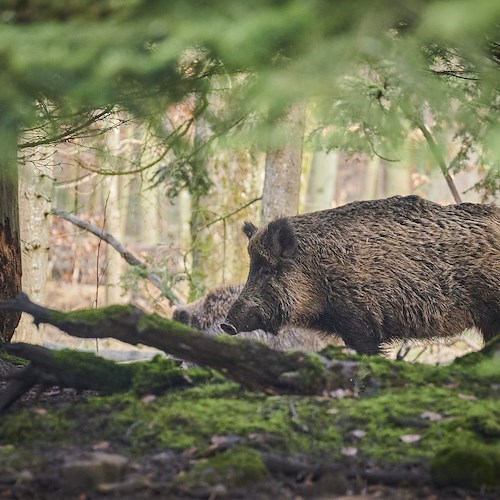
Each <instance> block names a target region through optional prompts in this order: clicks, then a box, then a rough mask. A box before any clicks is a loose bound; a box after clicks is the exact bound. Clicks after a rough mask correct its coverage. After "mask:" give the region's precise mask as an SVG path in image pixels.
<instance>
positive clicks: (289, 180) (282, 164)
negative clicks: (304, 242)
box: [262, 105, 304, 224]
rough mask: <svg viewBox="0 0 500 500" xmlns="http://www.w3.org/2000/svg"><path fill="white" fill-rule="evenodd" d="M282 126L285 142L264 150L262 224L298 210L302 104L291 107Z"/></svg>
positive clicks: (302, 120) (302, 129)
mask: <svg viewBox="0 0 500 500" xmlns="http://www.w3.org/2000/svg"><path fill="white" fill-rule="evenodd" d="M280 125H281V126H282V127H286V130H287V133H286V144H285V145H283V146H282V147H281V149H274V150H270V151H268V152H267V156H266V165H265V177H264V188H263V191H262V223H263V224H267V223H268V222H270V221H272V220H273V219H275V218H276V217H280V216H283V215H295V214H297V212H298V211H299V192H300V172H301V167H302V141H303V137H304V107H303V106H299V105H297V106H294V107H293V108H292V109H291V110H290V111H289V113H288V115H287V117H286V118H285V119H284V120H283V122H282V123H281V124H280Z"/></svg>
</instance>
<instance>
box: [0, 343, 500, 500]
mask: <svg viewBox="0 0 500 500" xmlns="http://www.w3.org/2000/svg"><path fill="white" fill-rule="evenodd" d="M331 353H332V354H333V355H334V356H345V357H346V359H352V360H353V361H358V360H359V359H364V361H363V362H365V363H366V367H367V370H368V369H370V370H371V371H372V373H375V374H377V378H376V380H373V379H372V380H371V382H370V384H369V385H367V386H366V387H360V388H358V390H354V391H353V390H347V389H346V390H342V389H337V390H336V391H332V392H329V393H325V394H323V395H321V396H291V395H270V394H263V393H258V392H252V391H247V390H244V389H243V388H242V387H241V386H240V385H238V384H236V383H234V382H230V381H228V380H227V379H226V378H224V377H223V376H222V375H220V374H217V373H215V372H211V371H206V370H201V369H196V368H195V369H194V371H189V372H186V376H187V377H188V378H189V379H190V380H192V384H191V385H190V386H189V387H188V388H186V389H184V390H179V389H177V390H171V391H157V390H155V389H153V387H154V386H155V383H157V382H158V381H154V380H153V379H154V378H155V376H154V372H150V373H153V375H151V380H150V381H149V382H148V381H147V380H146V381H145V380H142V381H141V387H140V389H139V388H138V387H135V388H134V389H133V390H131V391H129V392H127V393H125V394H114V395H108V396H105V395H98V394H96V393H93V392H90V391H84V392H82V393H78V392H76V391H74V390H73V389H59V388H56V387H47V388H45V390H43V391H41V392H40V391H38V392H37V391H34V390H31V391H29V392H28V393H27V394H26V395H25V396H24V397H23V398H22V399H21V400H20V401H18V402H16V403H15V404H14V405H13V406H12V407H11V408H10V409H9V410H8V411H7V412H6V413H5V414H4V415H2V417H1V418H2V425H1V426H0V498H40V499H42V498H51V499H58V498H60V499H73V498H74V499H79V500H82V499H101V498H122V499H135V498H169V499H170V498H173V499H175V498H206V499H216V498H231V499H232V498H245V499H246V498H249V499H250V498H251V499H268V498H273V499H300V498H320V499H326V498H340V499H342V498H350V499H352V498H354V499H364V498H384V499H415V498H423V499H428V500H434V499H476V498H477V499H494V498H498V494H499V489H498V488H499V487H500V484H499V479H498V478H499V477H500V475H499V473H500V444H499V443H500V427H499V421H500V403H499V397H498V396H499V393H500V386H499V384H498V381H499V380H500V377H499V363H498V349H496V350H495V349H493V350H492V349H490V351H489V353H488V355H483V353H480V354H472V355H471V356H469V357H466V358H464V359H463V361H460V360H459V361H458V362H455V363H453V364H451V365H449V366H447V367H444V366H443V367H435V366H428V365H420V364H411V363H407V362H401V361H389V360H385V359H383V358H379V357H364V358H360V357H358V356H355V355H351V354H347V355H344V354H341V351H340V350H339V349H338V348H337V349H334V350H332V351H331ZM168 362H170V360H165V359H164V358H162V359H160V358H157V359H155V360H153V361H152V362H149V363H147V364H148V365H151V363H153V364H154V363H156V364H157V365H158V373H163V372H165V371H168V366H169V365H168V364H167V363H168ZM148 383H150V384H151V387H148ZM4 388H5V384H4V383H2V385H1V386H0V391H3V390H4ZM150 388H151V390H149V389H150ZM495 485H496V486H495Z"/></svg>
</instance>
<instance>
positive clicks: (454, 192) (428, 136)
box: [414, 120, 462, 203]
mask: <svg viewBox="0 0 500 500" xmlns="http://www.w3.org/2000/svg"><path fill="white" fill-rule="evenodd" d="M414 123H415V125H416V126H417V127H418V128H419V129H420V130H421V131H422V134H424V137H425V140H426V141H427V144H428V145H429V149H430V150H431V153H432V155H433V156H434V158H435V160H436V161H437V164H438V165H439V168H440V169H441V172H442V173H443V175H444V178H445V179H446V182H447V184H448V187H449V188H450V191H451V194H452V195H453V198H454V200H455V203H462V199H461V198H460V195H459V194H458V190H457V187H456V186H455V183H454V182H453V179H452V178H451V175H450V174H449V172H448V168H447V167H446V163H445V161H444V158H443V155H442V154H441V151H440V150H439V148H438V146H437V144H436V141H434V137H432V135H431V133H430V132H429V130H428V129H427V127H426V126H425V125H424V123H423V122H421V121H419V120H414Z"/></svg>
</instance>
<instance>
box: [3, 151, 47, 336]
mask: <svg viewBox="0 0 500 500" xmlns="http://www.w3.org/2000/svg"><path fill="white" fill-rule="evenodd" d="M53 154H54V150H53V148H42V147H39V148H37V150H36V151H30V152H29V153H28V154H25V157H27V160H26V161H25V162H24V163H22V164H21V165H20V175H19V181H20V182H19V205H20V210H19V214H20V221H19V223H20V232H21V246H22V268H23V271H24V272H23V277H22V288H23V290H24V292H25V293H27V294H28V295H29V296H30V297H33V299H34V300H36V301H38V302H45V283H46V281H47V265H48V260H49V259H48V250H49V235H50V216H49V213H50V210H51V201H52V186H53V178H52V175H53V172H52V168H51V165H50V164H49V163H51V159H52V157H53ZM42 328H43V327H42ZM12 340H13V341H16V342H29V343H31V344H35V343H36V344H38V343H42V341H43V329H42V330H41V329H39V328H37V327H36V326H35V325H34V324H33V322H32V321H31V319H29V318H28V317H26V316H24V317H22V318H21V321H20V322H19V326H18V327H17V329H16V333H15V335H14V338H13V339H12Z"/></svg>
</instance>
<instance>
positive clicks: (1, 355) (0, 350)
mask: <svg viewBox="0 0 500 500" xmlns="http://www.w3.org/2000/svg"><path fill="white" fill-rule="evenodd" d="M0 361H5V362H6V363H10V364H11V365H15V366H24V365H27V364H28V361H26V360H25V359H23V358H18V357H17V356H13V355H12V354H9V353H8V352H7V351H6V350H5V348H4V344H2V343H0Z"/></svg>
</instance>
